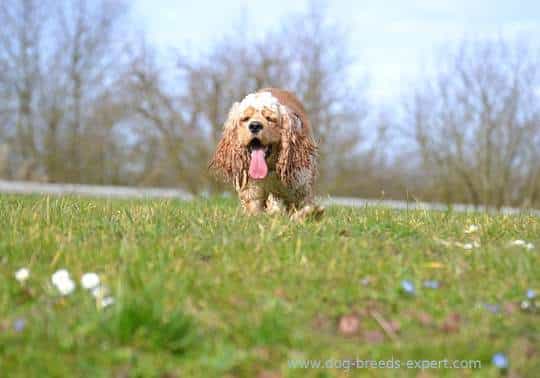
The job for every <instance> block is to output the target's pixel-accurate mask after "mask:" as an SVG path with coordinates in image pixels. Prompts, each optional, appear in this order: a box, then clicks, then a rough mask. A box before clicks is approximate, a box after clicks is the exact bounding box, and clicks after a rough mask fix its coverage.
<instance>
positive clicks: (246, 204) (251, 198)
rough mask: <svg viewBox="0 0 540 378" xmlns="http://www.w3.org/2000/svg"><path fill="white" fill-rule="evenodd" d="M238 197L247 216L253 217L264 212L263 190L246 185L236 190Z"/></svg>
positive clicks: (264, 199)
mask: <svg viewBox="0 0 540 378" xmlns="http://www.w3.org/2000/svg"><path fill="white" fill-rule="evenodd" d="M238 197H239V198H240V202H241V203H242V207H243V208H244V211H245V212H246V213H247V214H249V215H255V214H260V213H262V212H264V205H265V201H266V198H265V193H264V190H263V188H261V187H259V186H255V185H246V186H244V187H243V188H241V189H240V190H238Z"/></svg>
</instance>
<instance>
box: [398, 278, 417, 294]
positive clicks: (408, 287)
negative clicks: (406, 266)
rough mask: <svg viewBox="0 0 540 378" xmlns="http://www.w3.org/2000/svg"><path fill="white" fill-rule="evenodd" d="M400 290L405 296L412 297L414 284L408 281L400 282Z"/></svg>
mask: <svg viewBox="0 0 540 378" xmlns="http://www.w3.org/2000/svg"><path fill="white" fill-rule="evenodd" d="M401 288H402V289H403V291H404V292H405V293H407V294H410V295H414V293H415V289H414V284H413V283H412V282H411V281H409V280H403V281H401Z"/></svg>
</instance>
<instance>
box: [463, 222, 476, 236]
mask: <svg viewBox="0 0 540 378" xmlns="http://www.w3.org/2000/svg"><path fill="white" fill-rule="evenodd" d="M479 229H480V227H478V226H477V225H475V224H471V225H470V226H469V227H467V228H466V229H465V231H464V232H465V233H466V234H472V233H473V232H476V231H478V230H479Z"/></svg>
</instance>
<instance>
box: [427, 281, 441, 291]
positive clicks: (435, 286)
mask: <svg viewBox="0 0 540 378" xmlns="http://www.w3.org/2000/svg"><path fill="white" fill-rule="evenodd" d="M424 287H426V288H428V289H438V288H439V281H437V280H426V281H424Z"/></svg>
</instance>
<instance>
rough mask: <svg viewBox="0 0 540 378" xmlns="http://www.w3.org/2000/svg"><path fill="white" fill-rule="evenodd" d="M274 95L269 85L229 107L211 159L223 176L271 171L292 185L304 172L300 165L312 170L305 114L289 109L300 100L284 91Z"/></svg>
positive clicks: (260, 176) (312, 153)
mask: <svg viewBox="0 0 540 378" xmlns="http://www.w3.org/2000/svg"><path fill="white" fill-rule="evenodd" d="M273 91H278V90H273ZM284 93H285V94H286V95H283V94H284ZM275 94H276V93H273V92H272V91H271V90H263V91H260V92H256V93H252V94H249V95H248V96H246V97H245V98H244V99H243V100H242V101H241V102H239V103H235V104H234V105H233V106H232V108H231V110H230V112H229V116H228V119H227V121H226V122H225V126H224V130H223V136H222V139H221V140H220V142H219V144H218V146H217V149H216V152H215V154H214V157H213V159H212V161H211V162H210V167H211V168H214V169H215V170H216V171H218V173H220V174H221V176H222V177H224V178H225V179H226V180H227V181H233V180H234V179H236V178H238V177H239V176H240V175H242V174H243V173H247V174H248V175H249V177H251V178H252V179H255V180H262V179H264V178H265V177H266V176H267V175H268V173H269V172H271V171H276V173H277V174H278V175H279V177H280V179H281V180H282V181H283V182H284V183H285V184H286V185H291V184H294V183H295V181H298V180H299V179H300V177H299V176H302V175H304V176H305V170H315V154H316V146H315V144H314V142H313V139H312V137H311V131H310V129H309V124H308V123H307V118H306V117H305V116H304V115H303V112H302V114H298V113H299V112H295V111H294V110H295V109H294V108H295V107H296V106H298V104H299V102H298V101H297V100H296V98H293V99H292V100H291V101H292V102H290V103H288V101H287V99H288V97H286V96H292V94H289V93H288V92H285V91H278V92H277V94H278V96H276V95H275ZM279 94H282V96H279ZM278 97H281V101H280V100H279V99H278ZM313 173H314V172H313ZM311 176H312V175H311Z"/></svg>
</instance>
